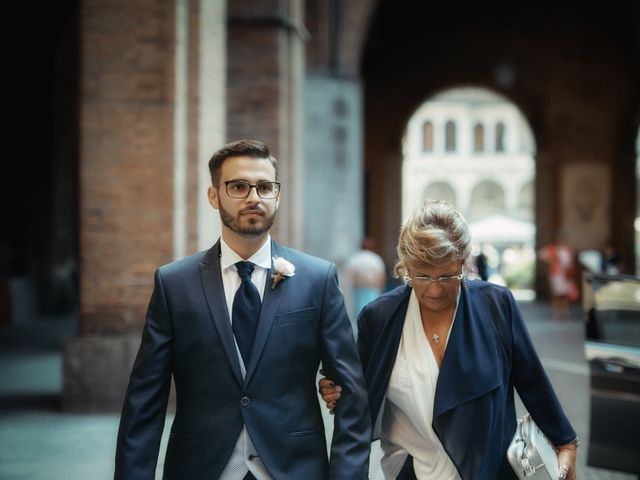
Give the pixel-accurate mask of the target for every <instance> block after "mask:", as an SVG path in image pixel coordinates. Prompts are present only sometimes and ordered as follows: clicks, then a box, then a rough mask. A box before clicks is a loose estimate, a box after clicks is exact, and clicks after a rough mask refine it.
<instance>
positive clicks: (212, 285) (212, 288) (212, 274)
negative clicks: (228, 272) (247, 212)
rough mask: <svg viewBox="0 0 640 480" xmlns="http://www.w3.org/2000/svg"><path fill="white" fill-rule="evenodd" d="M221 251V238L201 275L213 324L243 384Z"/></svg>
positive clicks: (240, 382)
mask: <svg viewBox="0 0 640 480" xmlns="http://www.w3.org/2000/svg"><path fill="white" fill-rule="evenodd" d="M219 252H220V240H218V242H216V244H215V245H214V246H213V247H212V248H211V249H210V250H209V251H208V252H207V253H206V255H205V256H204V258H203V260H202V263H201V264H200V277H201V278H202V286H203V289H204V294H205V297H206V299H207V305H208V307H209V313H210V314H211V318H212V320H213V326H214V327H215V328H216V330H217V331H218V336H219V337H220V343H222V348H223V349H224V352H225V354H226V355H227V359H228V360H229V365H231V369H232V370H233V373H234V374H235V376H236V379H237V380H238V383H239V384H240V385H242V374H241V372H240V364H239V363H238V355H237V353H236V345H235V342H234V340H233V331H232V330H231V321H230V319H229V318H230V317H229V312H228V311H227V301H226V299H225V296H224V286H223V284H222V272H221V271H220V256H219Z"/></svg>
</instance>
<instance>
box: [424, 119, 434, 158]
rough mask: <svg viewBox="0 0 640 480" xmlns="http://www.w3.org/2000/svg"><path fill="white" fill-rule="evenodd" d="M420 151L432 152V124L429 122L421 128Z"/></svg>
mask: <svg viewBox="0 0 640 480" xmlns="http://www.w3.org/2000/svg"><path fill="white" fill-rule="evenodd" d="M422 150H423V151H424V152H433V123H431V122H429V121H427V122H424V125H423V126H422Z"/></svg>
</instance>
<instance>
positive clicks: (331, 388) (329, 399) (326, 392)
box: [318, 370, 342, 412]
mask: <svg viewBox="0 0 640 480" xmlns="http://www.w3.org/2000/svg"><path fill="white" fill-rule="evenodd" d="M320 373H321V374H322V375H324V372H323V371H322V370H320ZM318 391H319V392H320V395H322V400H324V402H325V403H326V405H327V408H328V409H329V411H330V412H332V411H333V408H334V407H335V406H336V402H337V401H338V399H339V398H340V392H341V391H342V387H340V385H336V384H335V383H333V381H332V380H331V379H329V378H321V379H320V381H319V382H318Z"/></svg>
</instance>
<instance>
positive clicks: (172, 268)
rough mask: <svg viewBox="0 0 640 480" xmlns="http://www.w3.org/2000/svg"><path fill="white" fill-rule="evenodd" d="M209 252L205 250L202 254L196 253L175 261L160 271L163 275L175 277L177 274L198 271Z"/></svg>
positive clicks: (162, 267) (163, 266)
mask: <svg viewBox="0 0 640 480" xmlns="http://www.w3.org/2000/svg"><path fill="white" fill-rule="evenodd" d="M208 252H209V250H203V251H201V252H197V253H194V254H193V255H189V256H188V257H184V258H180V259H178V260H174V261H172V262H170V263H167V264H165V265H162V266H161V267H160V268H158V270H159V271H160V273H161V274H162V275H173V274H176V273H184V272H186V271H189V270H193V269H196V270H197V269H198V266H199V265H200V264H201V263H203V261H204V258H205V256H206V255H207V253H208Z"/></svg>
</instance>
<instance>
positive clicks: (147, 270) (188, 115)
mask: <svg viewBox="0 0 640 480" xmlns="http://www.w3.org/2000/svg"><path fill="white" fill-rule="evenodd" d="M224 6H225V3H224V0H200V1H199V2H189V1H187V0H176V1H175V2H159V3H158V2H153V1H151V0H142V1H139V2H135V4H133V3H131V2H127V1H125V0H117V1H111V2H100V1H97V0H86V1H84V2H82V11H81V14H80V17H81V20H80V21H81V28H80V45H81V46H82V47H81V48H82V50H81V52H80V58H81V60H80V65H81V72H80V90H81V91H80V118H81V121H80V155H79V156H80V161H79V163H80V165H79V172H80V173H79V174H80V195H79V196H80V201H79V204H80V212H79V218H80V325H79V332H78V334H79V335H78V337H77V338H74V339H72V340H70V341H68V342H67V344H66V346H65V352H64V392H63V406H64V407H65V408H66V409H72V410H82V411H104V410H119V409H120V407H121V405H122V399H123V396H124V390H125V387H126V382H127V379H128V375H129V372H130V369H131V365H132V362H133V359H134V357H135V353H136V350H137V347H138V343H139V336H140V332H141V330H142V325H143V324H144V320H145V312H146V308H147V304H148V301H149V297H150V294H151V290H152V287H153V272H154V270H155V269H156V268H157V267H158V266H160V265H162V264H165V263H168V262H170V261H172V260H173V259H174V258H175V257H176V256H183V255H185V254H188V253H193V251H194V250H195V249H197V247H198V246H199V244H200V239H201V238H204V237H213V236H215V232H212V231H210V229H207V228H206V224H205V222H202V221H200V218H201V217H202V216H203V215H201V212H202V208H203V207H202V205H201V203H200V202H199V200H198V198H197V196H196V195H201V194H202V191H201V190H200V191H199V189H198V185H199V181H200V180H199V177H200V176H202V172H203V170H202V163H205V164H206V162H207V159H208V157H209V156H210V155H211V153H212V151H213V149H214V148H215V147H217V146H219V145H220V144H221V143H222V141H223V138H224V117H223V110H222V109H221V108H219V105H224V102H223V97H222V96H223V93H224V92H223V87H222V86H220V87H219V88H218V87H216V83H215V82H216V81H217V80H216V79H217V78H224V65H225V61H224V37H225V36H224V30H225V26H224V18H225V15H224V11H225V9H224ZM202 27H205V28H204V31H201V30H202ZM212 30H213V33H212ZM201 43H202V45H206V48H207V51H206V56H205V55H203V56H201V55H199V54H200V52H202V47H201V46H200V44H201ZM212 65H214V66H215V65H218V66H221V67H222V68H221V70H222V74H221V72H219V71H217V72H216V71H211V66H212ZM216 94H217V95H218V98H211V95H213V96H214V97H215V95H216ZM205 95H207V98H206V101H204V100H203V98H202V97H204V96H205ZM205 134H206V136H207V138H206V139H204V140H203V139H202V138H201V137H202V136H203V135H205ZM204 150H206V151H204ZM204 172H206V168H205V170H204ZM205 175H206V173H205ZM195 192H197V193H195ZM207 207H208V206H207ZM210 240H211V238H209V240H208V241H210ZM203 243H206V242H203Z"/></svg>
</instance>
